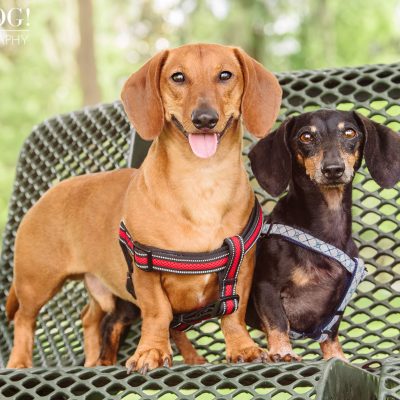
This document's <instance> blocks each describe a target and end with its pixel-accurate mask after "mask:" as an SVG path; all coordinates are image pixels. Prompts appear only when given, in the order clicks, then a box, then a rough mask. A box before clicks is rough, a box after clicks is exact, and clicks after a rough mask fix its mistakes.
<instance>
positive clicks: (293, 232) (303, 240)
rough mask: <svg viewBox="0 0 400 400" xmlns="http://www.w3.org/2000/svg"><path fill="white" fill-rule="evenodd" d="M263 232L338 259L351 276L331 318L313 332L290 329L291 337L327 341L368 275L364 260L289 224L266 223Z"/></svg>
mask: <svg viewBox="0 0 400 400" xmlns="http://www.w3.org/2000/svg"><path fill="white" fill-rule="evenodd" d="M261 234H262V235H265V236H270V235H272V236H274V235H275V236H279V237H281V238H282V239H283V240H286V241H288V242H291V243H293V244H295V245H298V246H300V247H303V248H305V249H307V250H311V251H313V252H315V253H319V254H322V255H323V256H325V257H328V258H330V259H332V260H335V261H337V262H338V263H339V264H340V265H341V266H342V267H343V268H344V269H346V271H347V272H348V273H349V276H350V278H349V280H348V284H347V288H346V290H345V292H344V294H343V296H342V299H341V301H340V303H339V305H338V307H337V309H336V310H335V313H334V314H332V315H331V316H329V318H327V319H326V320H325V321H324V322H323V323H322V324H321V325H320V326H319V327H317V328H316V329H314V331H313V332H296V331H293V330H292V331H290V337H291V338H292V339H303V338H305V337H309V338H311V339H314V340H317V341H319V342H323V341H325V340H326V339H327V338H328V335H329V333H330V332H331V331H332V328H333V327H334V326H335V324H336V323H337V322H338V320H339V319H340V317H341V316H342V315H343V312H344V309H345V308H346V306H347V304H349V302H350V300H351V297H352V295H353V294H354V293H355V291H356V289H357V286H358V285H359V283H360V282H361V281H362V280H363V279H364V278H365V276H366V275H367V271H366V269H365V266H364V262H363V260H362V259H360V258H351V257H349V256H348V255H347V254H346V253H344V252H343V251H342V250H340V249H338V248H337V247H335V246H333V245H331V244H329V243H326V242H324V241H322V240H320V239H317V238H316V237H314V236H312V235H310V234H309V233H305V232H303V231H301V230H299V229H296V228H293V227H291V226H288V225H283V224H270V223H264V225H263V227H262V233H261Z"/></svg>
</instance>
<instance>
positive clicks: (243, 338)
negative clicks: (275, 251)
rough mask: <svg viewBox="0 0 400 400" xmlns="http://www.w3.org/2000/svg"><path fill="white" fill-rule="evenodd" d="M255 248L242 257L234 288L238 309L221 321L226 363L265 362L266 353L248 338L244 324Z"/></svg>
mask: <svg viewBox="0 0 400 400" xmlns="http://www.w3.org/2000/svg"><path fill="white" fill-rule="evenodd" d="M254 262H255V246H254V247H253V248H252V249H251V250H250V251H249V253H247V255H246V256H245V257H244V259H243V262H242V265H241V268H240V272H239V276H238V283H237V286H236V293H237V294H238V295H239V297H240V301H239V307H238V309H237V311H236V312H234V313H233V314H229V315H225V316H223V317H222V319H221V328H222V332H223V334H224V336H225V342H226V358H227V360H228V362H250V361H259V362H261V361H265V360H266V359H267V354H266V352H265V351H264V350H263V349H261V348H260V347H259V346H257V344H256V343H255V342H254V341H253V339H252V338H251V337H250V334H249V332H248V330H247V327H246V323H245V315H246V307H247V301H248V299H249V293H250V288H251V282H252V277H253V271H254Z"/></svg>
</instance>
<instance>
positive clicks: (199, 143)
mask: <svg viewBox="0 0 400 400" xmlns="http://www.w3.org/2000/svg"><path fill="white" fill-rule="evenodd" d="M189 144H190V147H191V148H192V151H193V153H194V154H196V156H197V157H200V158H208V157H211V156H213V155H214V154H215V152H216V151H217V145H218V137H217V134H216V133H206V134H204V133H196V134H194V133H190V134H189Z"/></svg>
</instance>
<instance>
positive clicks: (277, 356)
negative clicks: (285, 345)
mask: <svg viewBox="0 0 400 400" xmlns="http://www.w3.org/2000/svg"><path fill="white" fill-rule="evenodd" d="M268 357H269V358H270V360H271V361H272V362H297V361H301V357H300V356H298V355H297V354H296V353H295V352H293V351H282V352H279V351H269V352H268Z"/></svg>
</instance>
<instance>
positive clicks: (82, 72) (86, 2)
mask: <svg viewBox="0 0 400 400" xmlns="http://www.w3.org/2000/svg"><path fill="white" fill-rule="evenodd" d="M77 5H78V20H79V36H80V42H79V47H78V50H77V57H76V58H77V64H78V68H79V78H80V82H81V87H82V94H83V104H84V105H89V104H96V103H99V102H100V100H101V94H100V87H99V83H98V81H97V68H96V56H95V48H94V31H93V8H92V7H93V6H92V0H77Z"/></svg>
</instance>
